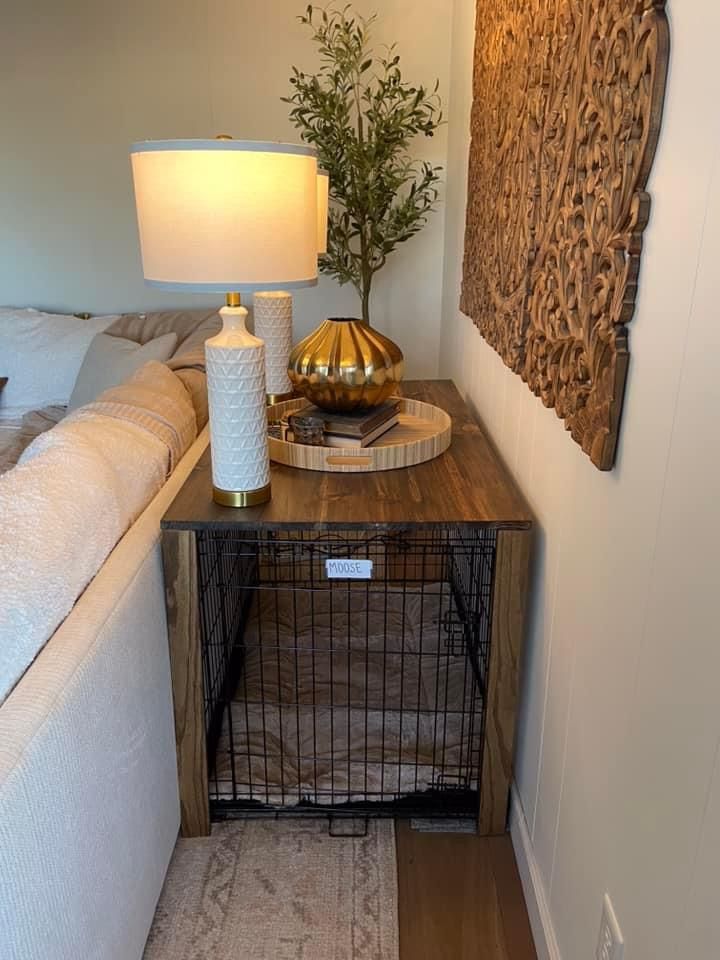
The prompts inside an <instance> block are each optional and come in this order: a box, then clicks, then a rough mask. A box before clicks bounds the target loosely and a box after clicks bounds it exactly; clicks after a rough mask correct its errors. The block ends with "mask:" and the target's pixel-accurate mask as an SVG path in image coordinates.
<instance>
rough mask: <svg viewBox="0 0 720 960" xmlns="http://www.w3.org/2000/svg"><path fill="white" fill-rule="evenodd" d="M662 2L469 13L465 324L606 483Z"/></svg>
mask: <svg viewBox="0 0 720 960" xmlns="http://www.w3.org/2000/svg"><path fill="white" fill-rule="evenodd" d="M664 8H665V0H478V6H477V28H476V29H477V32H476V43H475V74H474V90H473V110H472V121H471V126H472V146H471V150H470V169H469V190H468V206H467V223H466V234H465V261H464V268H463V288H462V298H461V303H460V306H461V309H462V310H463V311H464V312H465V313H466V314H468V315H469V316H471V317H472V318H473V320H474V322H475V323H476V325H477V326H478V328H479V330H480V332H481V334H482V335H483V337H484V338H485V339H486V340H487V341H488V343H490V345H491V346H492V347H494V349H495V350H497V352H498V353H499V354H500V356H501V357H502V358H503V360H504V362H505V363H506V364H507V366H509V367H510V369H511V370H514V371H515V372H516V373H519V374H520V375H521V376H522V378H523V380H525V381H526V383H527V384H528V386H529V387H530V389H531V390H532V391H533V393H535V394H536V395H537V396H539V397H540V398H541V399H542V401H543V403H544V404H545V406H547V407H554V408H555V410H556V412H557V414H558V416H559V417H561V418H563V419H564V420H565V424H566V427H567V429H568V430H569V431H570V433H571V434H572V437H573V439H574V440H575V441H576V442H577V443H579V444H580V445H581V446H582V448H583V450H584V451H585V452H586V453H587V454H588V455H589V456H590V458H591V459H592V461H593V463H594V464H595V465H596V466H597V467H599V468H600V469H601V470H609V469H611V468H612V465H613V462H614V458H615V449H616V446H617V438H618V427H619V422H620V412H621V409H622V402H623V394H624V391H625V381H626V377H627V368H628V359H629V354H628V338H627V329H626V324H627V323H628V322H629V321H630V320H631V319H632V315H633V312H634V309H635V297H636V291H637V279H638V272H639V268H640V254H641V251H642V234H643V231H644V229H645V227H646V225H647V222H648V217H649V213H650V198H649V196H648V194H647V193H646V191H645V187H646V184H647V179H648V175H649V172H650V168H651V165H652V161H653V157H654V154H655V148H656V145H657V139H658V134H659V131H660V122H661V118H662V106H663V100H664V95H665V81H666V76H667V64H668V55H669V29H668V23H667V18H666V15H665V10H664Z"/></svg>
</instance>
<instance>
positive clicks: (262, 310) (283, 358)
mask: <svg viewBox="0 0 720 960" xmlns="http://www.w3.org/2000/svg"><path fill="white" fill-rule="evenodd" d="M292 309H293V302H292V294H289V293H286V292H285V291H284V290H277V291H273V292H269V291H268V292H265V291H263V292H262V293H256V294H255V296H254V298H253V313H254V317H255V334H256V336H258V337H260V339H261V340H264V341H265V388H266V390H267V392H268V399H269V401H270V402H271V403H275V402H277V400H278V399H279V398H280V397H288V396H290V395H291V394H292V389H293V387H292V383H291V382H290V377H289V376H288V359H289V358H290V351H291V350H292V320H293V314H292Z"/></svg>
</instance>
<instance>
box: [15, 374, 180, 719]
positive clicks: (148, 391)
mask: <svg viewBox="0 0 720 960" xmlns="http://www.w3.org/2000/svg"><path fill="white" fill-rule="evenodd" d="M195 433H196V430H195V411H194V409H193V407H192V404H191V403H190V400H189V397H188V394H187V392H186V390H185V388H184V387H183V385H182V384H181V383H180V381H179V380H178V379H177V377H176V376H175V374H173V373H172V372H171V371H170V370H168V369H167V367H166V366H164V365H163V364H160V363H150V364H147V365H146V366H145V367H143V368H142V369H141V370H139V371H138V372H137V373H136V374H135V375H134V376H133V377H132V379H131V380H130V381H128V382H127V383H126V384H124V385H123V386H121V387H115V388H113V389H112V390H108V391H106V393H104V394H102V395H101V396H100V398H99V399H98V401H97V402H96V403H92V404H89V405H88V406H86V407H82V408H81V409H80V410H78V411H76V412H75V413H74V414H72V415H70V416H68V417H66V418H65V419H64V420H62V421H61V423H59V424H58V425H57V426H56V427H54V428H53V429H52V430H48V431H47V432H46V433H43V434H41V435H40V436H39V437H37V438H36V439H35V440H34V441H33V443H31V444H30V446H29V447H27V449H26V450H25V451H24V453H23V455H22V457H21V458H20V462H19V463H18V465H17V466H16V467H15V468H14V469H13V470H10V471H9V472H8V473H6V474H4V475H2V476H0V517H1V518H2V522H1V523H0V558H2V577H0V703H1V702H2V700H3V699H4V697H5V696H6V695H7V693H8V692H9V691H10V690H11V689H12V687H13V686H14V684H15V683H16V682H17V681H18V680H19V678H20V677H21V676H22V674H23V673H24V672H25V670H26V669H27V667H28V666H29V665H30V663H31V662H32V660H33V659H34V658H35V656H36V655H37V654H38V652H39V651H40V650H41V649H42V647H43V646H44V644H45V643H46V642H47V641H48V639H49V638H50V637H51V636H52V634H53V632H54V631H55V630H56V628H57V627H58V626H59V624H60V623H61V622H62V621H63V620H64V619H65V617H66V616H67V615H68V613H69V612H70V610H71V609H72V607H73V605H74V603H75V601H76V600H77V598H78V597H79V596H80V594H81V593H82V591H83V590H84V589H85V587H86V586H87V585H88V583H89V582H90V581H91V580H92V578H93V577H94V576H95V574H96V573H97V572H98V570H99V569H100V567H101V566H102V564H103V563H104V561H105V559H106V557H107V556H108V554H109V553H110V551H111V550H112V548H113V547H114V546H115V544H116V543H117V542H118V540H119V539H120V538H121V537H122V535H123V534H124V533H125V531H126V530H127V529H128V528H129V527H130V526H131V524H132V523H133V522H134V521H135V519H136V518H137V517H138V516H139V515H140V513H142V511H143V510H144V509H145V507H146V506H147V505H148V503H149V502H150V501H151V500H152V498H153V497H154V496H155V494H156V493H157V492H158V491H159V490H160V488H161V487H162V486H163V484H164V483H165V481H166V479H167V477H168V475H169V473H170V472H171V471H172V470H173V468H174V466H175V464H176V463H177V462H178V460H179V459H180V458H181V457H182V456H183V454H184V453H185V451H186V450H187V449H188V447H189V446H190V444H191V443H192V441H193V440H194V439H195Z"/></svg>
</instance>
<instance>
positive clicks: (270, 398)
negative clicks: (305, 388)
mask: <svg viewBox="0 0 720 960" xmlns="http://www.w3.org/2000/svg"><path fill="white" fill-rule="evenodd" d="M294 396H295V391H294V390H291V391H290V392H289V393H269V394H268V395H267V403H268V406H269V407H274V406H275V404H276V403H284V401H285V400H292V399H293V397H294Z"/></svg>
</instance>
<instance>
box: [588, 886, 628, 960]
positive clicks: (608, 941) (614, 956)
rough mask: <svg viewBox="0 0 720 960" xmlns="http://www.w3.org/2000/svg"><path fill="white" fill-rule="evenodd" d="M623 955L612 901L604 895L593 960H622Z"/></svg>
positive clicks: (618, 925) (622, 942)
mask: <svg viewBox="0 0 720 960" xmlns="http://www.w3.org/2000/svg"><path fill="white" fill-rule="evenodd" d="M624 954H625V941H624V940H623V935H622V931H621V930H620V924H619V923H618V921H617V917H616V916H615V911H614V910H613V905H612V900H611V899H610V897H609V896H608V894H607V893H606V894H605V898H604V899H603V911H602V920H601V921H600V936H599V937H598V945H597V950H596V951H595V958H596V960H623V956H624Z"/></svg>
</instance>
